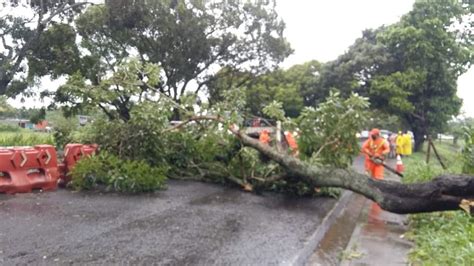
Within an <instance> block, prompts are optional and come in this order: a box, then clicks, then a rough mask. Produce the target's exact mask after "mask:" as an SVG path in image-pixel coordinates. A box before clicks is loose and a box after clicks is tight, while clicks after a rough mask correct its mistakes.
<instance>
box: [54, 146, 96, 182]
mask: <svg viewBox="0 0 474 266" xmlns="http://www.w3.org/2000/svg"><path fill="white" fill-rule="evenodd" d="M97 148H98V145H97V144H90V145H84V144H79V143H70V144H67V145H66V146H65V147H64V160H63V163H61V164H59V172H60V173H61V174H60V177H59V178H60V179H61V181H60V184H61V185H66V184H67V183H69V181H71V177H70V176H69V175H68V173H69V172H70V171H71V170H72V169H73V168H74V166H75V165H76V163H77V162H78V161H79V160H80V159H81V158H83V157H84V156H91V155H93V154H95V153H96V151H97Z"/></svg>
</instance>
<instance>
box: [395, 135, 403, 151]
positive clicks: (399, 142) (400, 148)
mask: <svg viewBox="0 0 474 266" xmlns="http://www.w3.org/2000/svg"><path fill="white" fill-rule="evenodd" d="M404 142H405V140H404V138H403V134H402V131H398V135H397V138H396V139H395V144H396V149H397V155H404V151H403V143H404Z"/></svg>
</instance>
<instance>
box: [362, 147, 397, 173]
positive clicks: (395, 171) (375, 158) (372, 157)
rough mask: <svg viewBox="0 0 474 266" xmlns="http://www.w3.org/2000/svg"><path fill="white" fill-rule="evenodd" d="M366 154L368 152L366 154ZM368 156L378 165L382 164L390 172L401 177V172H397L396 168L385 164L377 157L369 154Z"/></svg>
mask: <svg viewBox="0 0 474 266" xmlns="http://www.w3.org/2000/svg"><path fill="white" fill-rule="evenodd" d="M364 154H367V153H364ZM367 155H368V154H367ZM369 158H370V160H371V161H372V162H374V163H376V164H378V165H383V167H385V169H387V170H389V171H390V172H392V173H394V174H396V175H398V176H399V177H401V178H403V174H402V173H400V172H398V171H397V170H395V169H393V168H392V167H390V166H388V165H387V164H385V162H384V161H383V160H382V159H381V158H379V157H374V156H370V155H369Z"/></svg>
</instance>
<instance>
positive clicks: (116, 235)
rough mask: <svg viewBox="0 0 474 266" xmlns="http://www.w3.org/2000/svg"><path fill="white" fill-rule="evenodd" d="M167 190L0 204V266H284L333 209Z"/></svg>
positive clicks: (216, 191) (47, 196) (1, 199)
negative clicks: (24, 265) (14, 265)
mask: <svg viewBox="0 0 474 266" xmlns="http://www.w3.org/2000/svg"><path fill="white" fill-rule="evenodd" d="M335 203H336V200H334V199H330V198H314V199H309V198H306V199H304V198H303V199H301V198H300V199H295V198H290V197H287V196H282V195H274V194H267V195H264V196H258V195H255V194H251V193H245V192H241V191H239V190H237V189H234V188H225V187H222V186H219V185H212V184H203V183H195V182H178V181H170V182H169V188H168V189H167V190H165V191H161V192H159V193H156V194H153V195H141V196H123V195H116V194H93V193H82V192H71V191H68V190H63V189H60V190H58V191H56V192H48V193H34V194H18V195H15V196H7V195H0V264H1V265H12V264H35V265H38V264H40V265H55V264H61V265H62V264H79V265H83V264H94V265H104V264H106V265H109V264H134V265H136V264H139V265H144V264H146V265H149V264H153V265H210V264H214V265H215V264H218V265H223V264H224V265H276V264H278V265H285V264H290V263H292V262H294V261H295V260H296V259H297V256H298V254H299V251H300V250H301V249H302V247H303V246H304V245H305V242H306V241H307V240H308V237H309V236H310V235H311V234H312V233H313V232H314V231H315V230H316V229H317V228H318V225H319V224H320V223H321V221H322V219H323V218H324V216H325V215H326V213H328V211H329V210H330V209H331V208H332V207H333V206H334V204H335Z"/></svg>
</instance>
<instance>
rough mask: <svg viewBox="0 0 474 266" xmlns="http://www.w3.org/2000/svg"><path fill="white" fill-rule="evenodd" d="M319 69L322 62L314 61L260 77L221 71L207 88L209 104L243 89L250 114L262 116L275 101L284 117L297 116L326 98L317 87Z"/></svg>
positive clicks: (246, 73)
mask: <svg viewBox="0 0 474 266" xmlns="http://www.w3.org/2000/svg"><path fill="white" fill-rule="evenodd" d="M320 70H321V63H319V62H317V61H309V62H307V63H304V64H299V65H294V66H292V67H290V68H288V69H286V70H284V69H275V70H274V71H271V72H268V73H264V74H261V75H253V74H252V73H250V72H239V71H237V70H233V69H228V68H226V69H222V70H221V71H220V72H219V73H217V74H216V76H215V78H214V79H213V80H212V82H210V83H209V85H208V92H209V101H210V103H211V104H212V103H216V102H219V101H221V100H223V95H224V94H225V93H226V92H227V91H229V90H233V89H235V88H242V89H243V90H244V92H245V98H246V107H247V110H248V112H249V113H250V114H252V115H256V116H265V114H264V113H263V112H262V110H263V108H264V107H265V106H268V105H269V104H271V103H272V102H273V101H278V102H280V103H281V104H282V107H283V110H284V111H285V113H286V115H288V116H290V117H297V116H298V115H299V114H300V112H301V110H302V109H303V107H304V106H313V104H314V103H315V102H316V100H319V101H322V99H324V98H325V97H326V96H327V95H326V92H325V91H324V90H323V89H321V88H320V87H319V86H320ZM318 93H319V94H318Z"/></svg>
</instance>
